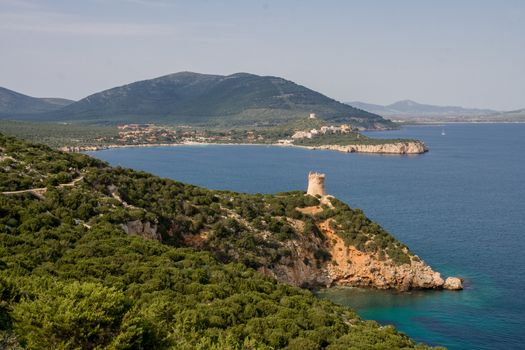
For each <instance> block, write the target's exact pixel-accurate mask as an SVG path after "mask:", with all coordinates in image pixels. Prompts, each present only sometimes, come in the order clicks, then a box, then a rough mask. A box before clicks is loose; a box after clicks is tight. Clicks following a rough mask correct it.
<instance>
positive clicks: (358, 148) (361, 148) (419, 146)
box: [58, 141, 428, 155]
mask: <svg viewBox="0 0 525 350" xmlns="http://www.w3.org/2000/svg"><path fill="white" fill-rule="evenodd" d="M414 145H416V148H415V149H414V148H411V147H410V146H414ZM177 146H267V147H270V146H271V147H295V148H302V149H308V150H312V151H315V150H329V151H336V152H341V153H373V154H399V155H406V154H423V153H425V152H427V151H428V148H427V147H426V146H425V144H424V143H423V142H422V141H408V142H392V143H383V144H348V145H329V144H327V145H319V146H304V145H294V144H286V143H231V142H230V143H226V142H225V143H215V142H194V141H188V142H182V143H144V144H136V145H118V144H108V145H103V146H63V147H60V148H58V150H60V151H62V152H70V153H80V152H96V151H103V150H107V149H115V148H150V147H177ZM392 147H394V148H392Z"/></svg>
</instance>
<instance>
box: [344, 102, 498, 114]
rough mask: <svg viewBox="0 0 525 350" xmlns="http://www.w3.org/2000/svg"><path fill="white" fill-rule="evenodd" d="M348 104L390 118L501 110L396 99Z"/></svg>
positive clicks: (495, 112)
mask: <svg viewBox="0 0 525 350" xmlns="http://www.w3.org/2000/svg"><path fill="white" fill-rule="evenodd" d="M347 104H348V105H350V106H353V107H356V108H359V109H362V110H365V111H368V112H371V113H376V114H379V115H381V116H384V117H392V118H416V117H421V118H424V117H474V116H476V117H479V116H492V115H495V114H499V113H501V112H499V111H495V110H491V109H478V108H464V107H459V106H435V105H427V104H421V103H417V102H414V101H411V100H403V101H398V102H395V103H392V104H389V105H386V106H383V105H377V104H371V103H364V102H357V101H356V102H347Z"/></svg>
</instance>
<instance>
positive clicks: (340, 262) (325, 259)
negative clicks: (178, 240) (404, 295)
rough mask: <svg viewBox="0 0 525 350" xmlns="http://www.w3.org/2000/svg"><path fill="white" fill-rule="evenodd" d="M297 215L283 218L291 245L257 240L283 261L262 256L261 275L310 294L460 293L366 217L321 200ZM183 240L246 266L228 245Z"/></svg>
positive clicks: (264, 235)
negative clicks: (342, 289)
mask: <svg viewBox="0 0 525 350" xmlns="http://www.w3.org/2000/svg"><path fill="white" fill-rule="evenodd" d="M303 196H304V195H303ZM306 197H309V196H308V195H306ZM334 204H335V205H334ZM295 210H297V211H298V212H300V213H301V214H302V215H304V216H306V217H307V218H306V219H305V218H303V219H298V218H292V217H286V218H285V220H286V222H287V223H288V224H289V225H290V226H291V227H293V229H294V231H295V235H294V236H293V238H292V239H288V240H275V241H274V240H272V236H271V233H270V232H267V231H262V232H258V233H257V234H256V236H255V237H254V240H256V241H259V242H260V244H270V245H273V246H277V248H278V251H279V252H281V253H280V255H279V256H275V254H269V255H270V256H271V259H268V258H269V257H265V256H264V255H265V253H264V252H263V251H261V252H260V253H258V257H259V258H260V260H258V264H257V265H258V267H257V268H258V270H259V271H260V272H262V273H264V274H266V275H269V276H272V277H274V278H276V279H278V280H279V281H281V282H285V283H288V284H291V285H295V286H300V287H310V288H315V287H330V286H352V287H368V288H377V289H396V290H401V291H407V290H410V289H451V290H458V289H462V283H461V280H460V279H459V278H455V277H451V278H448V279H447V282H446V283H445V280H444V279H443V278H442V277H441V274H440V273H439V272H436V271H434V270H433V269H432V268H431V267H430V266H428V265H427V264H426V263H425V262H424V261H423V260H421V259H420V258H419V257H418V256H416V255H414V254H413V253H412V252H410V250H409V249H408V247H406V246H404V245H403V244H402V243H400V242H398V241H396V240H395V239H394V238H393V237H392V236H390V235H389V234H388V233H386V232H385V231H384V230H383V229H382V228H381V227H380V226H379V225H377V224H375V223H373V222H371V221H370V220H368V219H366V217H365V216H364V215H363V214H362V212H360V211H359V210H353V209H351V208H349V207H348V206H347V205H346V204H344V203H342V202H340V201H338V200H337V199H335V198H334V197H331V196H323V197H320V200H319V205H314V206H308V207H297V208H295ZM335 213H337V214H335ZM233 217H235V219H239V218H240V217H239V216H238V215H236V216H232V218H233ZM243 224H244V225H246V228H248V229H249V230H251V231H252V232H253V231H256V229H255V228H254V227H252V226H251V224H250V223H249V222H247V221H243ZM308 225H310V228H307V226H308ZM356 228H357V229H356ZM184 240H185V242H186V243H187V244H188V245H191V246H194V247H196V248H199V249H202V248H205V249H209V250H211V251H214V252H216V253H218V255H219V256H225V255H226V254H228V252H230V254H231V252H232V251H234V253H233V258H234V260H241V261H242V260H243V258H242V254H243V253H242V252H241V251H240V250H239V249H238V248H237V249H236V250H235V249H233V248H232V247H231V246H229V245H228V243H226V242H225V241H224V240H221V241H213V240H210V235H208V234H207V233H204V234H200V235H185V236H184Z"/></svg>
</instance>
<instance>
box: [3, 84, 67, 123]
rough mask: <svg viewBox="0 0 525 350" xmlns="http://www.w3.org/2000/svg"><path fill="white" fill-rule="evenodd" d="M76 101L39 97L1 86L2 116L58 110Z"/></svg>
mask: <svg viewBox="0 0 525 350" xmlns="http://www.w3.org/2000/svg"><path fill="white" fill-rule="evenodd" d="M73 102H75V101H71V100H66V99H64V98H37V97H31V96H27V95H24V94H21V93H18V92H15V91H12V90H8V89H5V88H3V87H0V117H2V116H13V115H15V116H16V115H21V114H30V113H42V112H50V111H55V110H58V109H60V108H62V107H65V106H67V105H69V104H71V103H73Z"/></svg>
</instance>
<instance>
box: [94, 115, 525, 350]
mask: <svg viewBox="0 0 525 350" xmlns="http://www.w3.org/2000/svg"><path fill="white" fill-rule="evenodd" d="M442 129H444V131H445V133H446V135H444V136H443V135H441V132H442ZM369 134H371V135H373V136H376V137H411V138H418V139H421V140H423V141H425V142H426V144H427V145H428V146H429V148H430V152H428V153H426V154H424V155H416V156H398V155H390V156H385V155H365V154H343V153H337V152H332V151H310V150H303V149H293V148H281V147H266V146H180V147H159V148H128V149H111V150H104V151H98V152H91V153H90V154H92V155H94V156H96V157H98V158H101V159H104V160H107V161H109V162H110V163H111V164H113V165H122V166H125V167H130V168H134V169H142V170H146V171H149V172H151V173H154V174H157V175H160V176H163V177H169V178H172V179H176V180H179V181H183V182H187V183H192V184H196V185H201V186H205V187H208V188H214V189H229V190H235V191H243V192H252V193H255V192H261V193H271V192H279V191H289V190H296V189H305V187H306V177H307V174H308V171H310V170H316V171H321V172H324V173H326V175H327V177H326V187H327V191H328V192H329V193H330V194H333V195H335V196H337V197H338V198H340V199H342V200H344V201H345V202H347V203H348V204H349V205H350V206H352V207H359V208H362V209H363V210H364V211H365V213H366V214H367V215H368V216H369V217H371V218H372V219H373V220H375V221H377V222H379V223H380V224H381V225H382V226H383V227H385V228H386V229H387V230H388V231H389V232H391V233H392V234H393V235H394V236H396V237H397V238H398V239H399V240H401V241H403V242H404V243H406V244H407V245H408V246H409V247H410V248H411V249H412V251H414V252H415V253H416V254H418V255H419V256H420V257H422V258H423V259H424V260H425V261H426V262H427V263H428V264H430V265H431V266H432V267H433V268H434V269H435V270H438V271H440V272H442V273H443V274H444V275H453V276H461V277H463V278H465V286H466V288H465V290H463V291H461V292H451V291H437V292H428V291H427V292H412V293H393V292H384V291H371V290H359V289H334V290H327V291H321V292H320V293H319V295H320V296H321V297H326V298H329V299H331V300H333V301H335V302H337V303H341V304H344V305H348V306H351V307H353V308H354V309H356V310H357V311H358V312H359V314H360V315H361V316H362V317H363V318H366V319H373V320H377V321H378V322H380V323H384V324H394V325H395V326H396V327H397V328H398V329H400V330H401V331H403V332H405V333H407V334H408V335H409V336H411V337H412V338H414V339H415V340H417V341H419V342H424V343H427V344H431V345H442V346H446V347H448V348H449V349H525V124H454V125H445V126H410V127H405V128H403V129H401V130H398V131H388V132H373V133H369Z"/></svg>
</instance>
